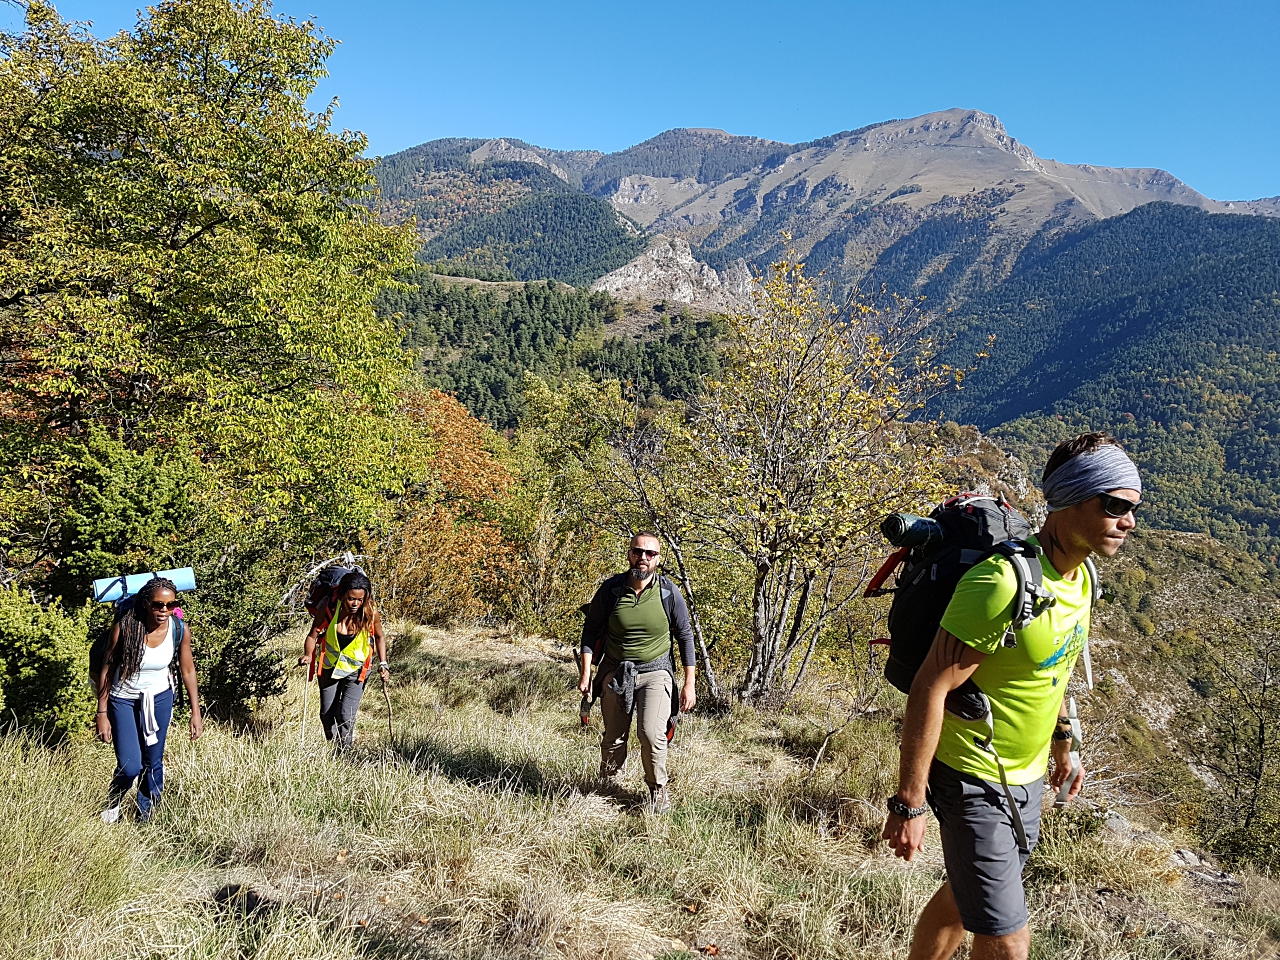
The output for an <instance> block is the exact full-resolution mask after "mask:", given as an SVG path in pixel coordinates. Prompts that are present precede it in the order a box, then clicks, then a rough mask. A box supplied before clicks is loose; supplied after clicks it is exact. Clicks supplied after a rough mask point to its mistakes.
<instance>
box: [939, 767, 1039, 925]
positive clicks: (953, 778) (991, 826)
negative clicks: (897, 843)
mask: <svg viewBox="0 0 1280 960" xmlns="http://www.w3.org/2000/svg"><path fill="white" fill-rule="evenodd" d="M1009 790H1010V791H1011V792H1012V793H1013V799H1014V800H1015V801H1016V802H1017V804H1018V810H1019V811H1020V812H1021V814H1022V825H1023V827H1024V828H1025V829H1026V832H1027V848H1028V853H1023V852H1022V851H1020V850H1019V849H1018V838H1017V836H1015V835H1014V832H1013V819H1012V817H1010V816H1009V801H1008V800H1007V799H1006V798H1005V795H1004V790H1003V789H1002V788H1001V786H1000V784H998V783H990V782H988V781H986V780H981V779H979V778H978V777H974V776H970V775H969V774H967V773H961V772H960V771H958V770H953V769H952V768H951V767H949V766H947V765H946V764H945V763H942V762H940V761H938V760H934V761H933V766H932V767H930V768H929V793H928V798H929V806H930V807H931V808H932V809H933V813H934V816H936V817H937V818H938V825H939V827H940V829H941V833H942V856H943V859H944V860H945V861H946V864H947V881H948V882H949V883H950V884H951V892H952V894H953V895H954V896H955V898H956V906H957V907H959V909H960V919H961V921H962V922H963V923H964V928H965V929H966V930H968V931H969V932H970V933H980V934H983V935H985V936H988V937H1002V936H1005V935H1006V934H1010V933H1015V932H1016V931H1018V930H1021V929H1022V928H1023V927H1024V926H1026V924H1027V898H1026V895H1025V893H1024V892H1023V889H1022V868H1023V867H1025V866H1026V864H1027V857H1028V856H1029V855H1030V850H1034V849H1035V845H1036V841H1037V840H1039V839H1040V801H1041V798H1042V797H1043V796H1044V781H1043V780H1037V781H1036V782H1035V783H1028V784H1026V785H1025V786H1016V785H1014V784H1010V785H1009Z"/></svg>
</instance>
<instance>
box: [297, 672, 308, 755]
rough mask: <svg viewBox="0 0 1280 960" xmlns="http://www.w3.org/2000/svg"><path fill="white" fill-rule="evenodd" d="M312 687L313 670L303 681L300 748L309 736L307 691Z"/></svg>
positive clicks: (299, 727)
mask: <svg viewBox="0 0 1280 960" xmlns="http://www.w3.org/2000/svg"><path fill="white" fill-rule="evenodd" d="M310 689H311V671H310V670H308V671H307V676H306V677H305V678H303V681H302V721H301V722H300V723H299V724H298V749H299V750H301V749H302V745H303V742H304V741H305V739H306V736H307V691H308V690H310Z"/></svg>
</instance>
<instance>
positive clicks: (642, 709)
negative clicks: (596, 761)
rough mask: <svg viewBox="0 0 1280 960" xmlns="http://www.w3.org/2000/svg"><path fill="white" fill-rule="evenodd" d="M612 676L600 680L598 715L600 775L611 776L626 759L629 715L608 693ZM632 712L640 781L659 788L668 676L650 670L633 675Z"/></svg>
mask: <svg viewBox="0 0 1280 960" xmlns="http://www.w3.org/2000/svg"><path fill="white" fill-rule="evenodd" d="M612 679H613V673H612V672H610V673H607V674H605V676H604V680H603V681H602V683H603V686H602V688H601V693H600V713H601V714H602V715H603V716H604V739H603V740H601V741H600V772H601V774H602V775H604V776H613V775H614V774H615V773H617V772H618V771H619V770H621V769H622V765H623V763H625V762H626V759H627V741H628V740H629V739H630V738H631V714H630V713H624V712H623V710H622V698H621V697H619V696H618V695H617V694H616V693H613V692H611V691H610V690H609V681H610V680H612ZM633 706H634V709H633V710H632V713H636V714H639V717H638V718H637V721H636V733H637V735H638V736H639V737H640V762H641V763H642V764H643V765H644V782H645V783H647V784H648V785H649V786H650V787H661V786H664V785H665V784H666V782H667V721H668V720H669V719H670V718H671V674H669V673H667V671H665V670H654V671H652V672H650V673H641V674H638V675H637V676H636V695H635V702H634V705H633Z"/></svg>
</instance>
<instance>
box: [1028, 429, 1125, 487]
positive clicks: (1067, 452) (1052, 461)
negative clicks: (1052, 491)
mask: <svg viewBox="0 0 1280 960" xmlns="http://www.w3.org/2000/svg"><path fill="white" fill-rule="evenodd" d="M1108 444H1112V445H1114V446H1117V447H1119V446H1120V441H1119V440H1117V439H1116V438H1115V437H1113V436H1112V435H1111V434H1109V433H1107V431H1105V430H1095V431H1094V432H1093V433H1082V434H1080V435H1079V436H1078V437H1072V438H1071V439H1070V440H1063V441H1062V442H1061V443H1060V444H1058V445H1057V446H1056V447H1054V448H1053V453H1051V454H1049V462H1048V463H1046V464H1045V465H1044V474H1043V475H1042V476H1041V477H1040V483H1041V484H1043V483H1044V482H1045V481H1046V480H1048V479H1049V474H1051V473H1053V471H1055V470H1057V469H1058V468H1059V467H1060V466H1062V465H1063V464H1064V463H1066V462H1067V461H1068V460H1074V459H1075V458H1076V457H1078V456H1080V454H1082V453H1093V451H1095V450H1097V449H1098V448H1099V447H1104V446H1106V445H1108ZM1121 449H1124V448H1123V447H1121Z"/></svg>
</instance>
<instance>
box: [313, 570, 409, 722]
mask: <svg viewBox="0 0 1280 960" xmlns="http://www.w3.org/2000/svg"><path fill="white" fill-rule="evenodd" d="M321 638H323V642H322V643H321V644H320V649H319V650H318V651H317V650H316V642H317V641H319V640H321ZM375 646H376V647H377V653H378V670H379V671H380V673H381V675H382V679H383V680H384V681H385V680H388V679H390V677H391V674H390V672H389V671H388V669H387V641H386V638H385V637H384V636H383V633H382V615H381V614H379V613H378V608H377V607H375V606H374V604H373V584H372V583H370V582H369V578H368V577H366V576H365V575H364V574H363V573H361V572H360V571H359V570H354V571H352V572H351V573H348V574H347V575H346V576H345V577H343V578H342V580H341V581H339V583H338V590H337V596H336V598H335V600H334V601H333V602H332V603H329V604H325V605H324V606H321V607H320V609H319V610H317V611H316V618H315V621H314V622H313V623H312V624H311V630H310V632H309V633H308V634H307V639H306V641H305V643H304V645H303V655H302V656H301V657H299V658H298V664H299V665H300V666H304V667H309V668H310V670H309V672H308V674H307V680H308V681H310V679H311V678H312V677H316V678H318V681H319V685H320V723H321V725H322V726H323V727H324V736H325V739H326V740H333V741H336V742H337V744H338V746H340V747H349V746H351V743H352V741H353V740H354V739H355V732H356V711H357V710H358V709H359V708H360V698H361V696H363V695H364V681H365V678H366V677H368V676H369V668H370V667H371V666H372V665H373V653H374V648H375Z"/></svg>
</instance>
